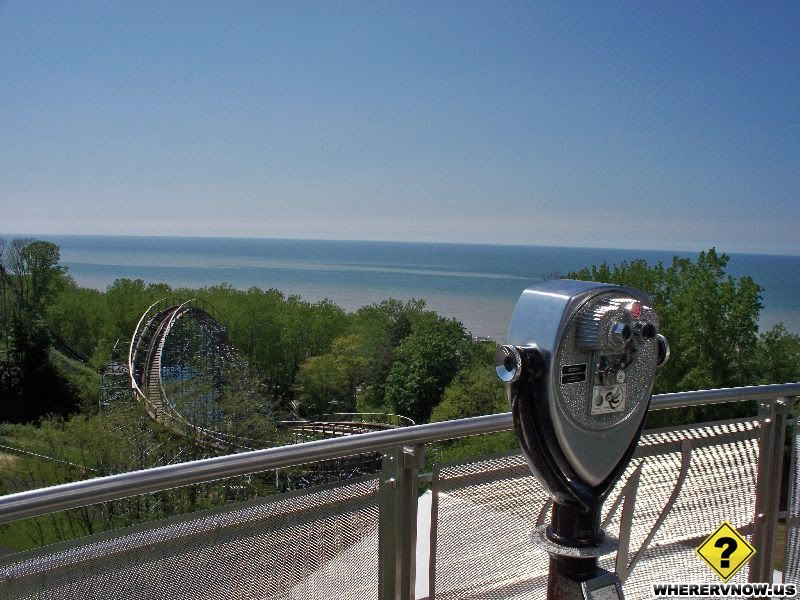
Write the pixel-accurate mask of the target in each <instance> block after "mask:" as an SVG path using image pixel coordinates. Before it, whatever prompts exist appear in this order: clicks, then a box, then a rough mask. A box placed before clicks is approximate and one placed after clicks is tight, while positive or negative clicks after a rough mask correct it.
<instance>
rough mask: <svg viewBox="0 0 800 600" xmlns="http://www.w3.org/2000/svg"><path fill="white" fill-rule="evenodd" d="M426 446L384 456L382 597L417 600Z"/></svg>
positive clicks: (382, 599) (393, 599) (381, 532)
mask: <svg viewBox="0 0 800 600" xmlns="http://www.w3.org/2000/svg"><path fill="white" fill-rule="evenodd" d="M424 464H425V447H424V446H405V447H403V448H392V449H391V450H388V451H385V452H384V453H383V465H382V469H381V481H380V526H379V543H378V547H379V550H378V552H379V575H378V581H379V590H380V591H379V596H378V597H379V598H380V600H414V588H415V582H416V558H417V503H418V501H419V470H420V468H421V467H422V466H424Z"/></svg>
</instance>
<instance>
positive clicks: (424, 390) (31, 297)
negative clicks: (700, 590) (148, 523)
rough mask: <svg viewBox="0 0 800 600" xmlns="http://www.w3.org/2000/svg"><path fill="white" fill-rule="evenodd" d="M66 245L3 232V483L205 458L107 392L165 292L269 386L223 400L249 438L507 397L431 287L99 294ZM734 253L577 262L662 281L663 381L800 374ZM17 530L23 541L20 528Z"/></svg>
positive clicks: (622, 278)
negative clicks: (80, 279)
mask: <svg viewBox="0 0 800 600" xmlns="http://www.w3.org/2000/svg"><path fill="white" fill-rule="evenodd" d="M60 260H61V259H60V252H59V248H58V246H56V245H54V244H52V243H49V242H46V241H42V240H19V239H17V240H11V241H9V242H7V243H6V242H2V241H0V264H1V265H2V272H1V273H0V275H1V276H2V277H1V278H0V286H2V287H0V303H2V305H1V306H0V423H2V424H0V446H4V447H6V449H7V450H9V452H10V449H14V450H15V452H10V453H7V454H0V468H2V470H3V477H2V481H1V483H0V485H2V489H0V493H8V492H13V491H17V490H20V489H27V488H31V487H37V486H40V485H47V484H51V483H55V482H62V481H69V480H74V479H79V478H84V477H90V476H96V475H103V474H109V473H113V472H121V471H125V470H131V469H138V468H145V467H148V466H152V465H153V464H164V463H166V462H174V461H176V460H188V459H191V458H197V457H200V456H202V455H203V453H202V451H200V450H197V449H191V448H190V449H189V450H187V449H186V444H185V443H184V444H182V443H180V442H179V441H176V440H174V439H173V436H170V434H169V432H168V431H165V430H161V429H159V428H158V427H157V426H156V425H155V424H153V423H151V422H149V421H148V419H147V416H146V413H144V411H142V410H141V408H139V407H137V406H136V403H129V404H128V405H125V406H122V407H121V408H119V409H118V410H116V411H114V412H108V411H103V410H101V408H100V406H99V403H98V391H99V389H100V384H101V380H102V378H103V376H104V369H105V368H106V366H107V364H108V363H109V360H110V359H111V358H112V349H113V348H114V347H115V345H116V346H117V348H120V347H123V348H124V347H125V345H126V344H127V341H128V340H129V338H130V336H131V334H132V332H133V330H134V328H135V326H136V323H137V321H138V319H139V318H140V317H141V315H142V313H143V312H144V311H145V310H146V309H147V307H148V306H150V305H151V304H152V303H154V302H156V301H157V300H159V299H161V298H164V297H174V298H180V299H189V298H194V299H197V300H201V301H203V302H205V303H207V304H208V305H209V306H213V307H214V309H215V312H216V314H218V315H221V317H222V318H223V319H224V324H225V327H226V330H227V335H228V336H229V338H230V341H231V343H232V345H233V346H234V347H235V348H236V349H237V351H238V353H239V354H240V355H241V357H242V358H243V359H245V360H246V362H247V364H248V365H249V369H250V372H251V373H252V374H254V377H255V378H256V380H257V381H256V383H255V385H257V387H258V389H259V390H260V393H259V394H258V395H252V394H250V395H246V396H241V397H240V396H237V397H232V398H228V397H226V402H228V403H229V404H230V406H231V407H232V408H231V409H230V410H229V411H228V412H227V414H228V415H230V420H231V421H232V422H230V423H226V424H225V427H228V428H229V429H230V431H232V432H240V431H244V430H246V431H247V432H248V435H251V436H252V434H253V430H254V429H259V428H263V429H264V430H267V429H269V428H270V423H269V422H268V420H269V419H272V420H273V421H274V420H276V419H284V418H313V417H315V416H316V415H321V414H325V413H331V412H375V413H392V414H399V415H404V416H407V417H410V418H412V419H413V420H414V421H416V422H417V423H422V422H428V421H441V420H449V419H456V418H462V417H468V416H474V415H480V414H488V413H496V412H502V411H506V410H508V407H507V401H506V399H505V395H504V390H503V387H502V385H501V384H500V382H499V381H498V380H497V378H496V376H495V374H494V369H493V368H492V365H491V361H492V357H493V354H494V344H493V343H491V342H489V343H487V342H485V341H483V342H481V341H477V340H475V339H473V338H472V336H471V335H470V334H469V332H467V331H466V330H465V328H464V326H463V325H462V324H461V323H459V322H458V321H457V320H455V319H450V318H444V317H442V316H440V315H437V314H436V313H434V312H432V311H430V310H427V309H426V307H425V303H424V301H423V300H411V301H399V300H392V299H387V300H385V301H383V302H380V303H377V304H372V305H369V306H364V307H362V308H360V309H359V310H357V311H354V312H347V311H345V310H343V309H342V308H340V307H338V306H337V305H335V304H333V303H332V302H329V301H322V302H316V303H310V302H307V301H305V300H303V299H302V298H299V297H296V296H286V295H285V294H283V293H281V292H280V291H278V290H263V289H258V288H251V289H249V290H239V289H234V288H232V287H230V286H227V285H224V284H222V285H218V286H212V287H206V288H203V289H173V288H171V287H170V286H169V285H168V284H166V283H158V284H147V283H145V282H144V281H142V280H138V279H137V280H130V279H118V280H116V281H115V282H114V283H113V284H112V285H110V286H108V288H107V289H106V290H105V291H97V290H93V289H87V288H82V287H79V286H78V285H76V283H75V282H74V281H73V280H72V279H71V278H70V276H69V273H68V271H67V269H66V268H65V267H64V266H63V265H61V264H60ZM727 262H728V257H727V256H726V255H724V254H718V253H717V252H716V251H715V250H714V249H711V250H709V251H707V252H701V253H700V254H699V255H698V256H697V258H696V259H694V260H689V259H682V258H677V257H676V258H674V259H673V261H672V263H671V264H666V265H665V264H661V263H658V264H655V265H650V264H647V263H646V262H645V261H641V260H637V261H633V262H630V263H623V264H619V265H613V266H609V265H606V264H603V265H596V266H592V267H587V268H586V269H583V270H580V271H577V272H573V273H568V274H565V275H564V276H566V277H570V278H577V279H591V280H596V281H606V282H611V283H618V284H624V285H629V286H632V287H636V288H639V289H642V290H644V291H646V292H648V293H649V294H650V295H651V297H652V301H653V304H654V306H655V308H656V309H657V311H658V314H659V317H660V321H661V324H660V329H661V332H662V333H664V335H666V336H667V338H668V339H669V341H670V344H671V346H672V350H673V358H672V360H671V361H670V362H669V363H668V364H667V365H666V366H665V367H664V368H662V369H661V370H660V371H659V374H658V378H657V380H656V392H657V393H659V392H668V391H682V390H691V389H702V388H716V387H730V386H740V385H749V384H759V383H774V382H787V381H797V380H800V337H799V336H797V335H794V334H791V333H789V332H787V331H786V329H785V328H784V327H783V326H781V325H777V326H775V327H773V328H772V329H770V330H768V331H763V332H760V333H759V329H758V318H759V314H760V310H761V307H762V303H761V292H762V289H761V288H760V287H759V286H758V284H757V283H756V282H755V281H754V280H753V279H752V278H751V277H741V278H738V279H736V278H732V277H730V276H728V275H727V274H726V266H727ZM747 410H752V407H747V406H733V407H732V406H725V405H719V406H713V407H708V408H698V409H695V410H694V411H680V412H678V411H660V412H656V413H651V415H650V416H649V417H648V426H651V427H652V426H659V425H664V424H673V423H679V422H692V421H696V420H699V419H707V418H722V417H729V416H737V415H739V414H741V413H742V411H747ZM254 415H267V416H268V419H266V420H261V421H260V420H258V419H256V418H255V416H254ZM514 443H515V442H514V440H513V438H512V436H511V434H504V435H496V436H486V437H481V438H475V439H469V440H463V441H461V442H457V443H451V444H447V445H443V446H442V447H441V448H439V449H438V452H439V455H440V456H441V455H445V456H448V457H455V456H464V455H475V454H480V453H485V452H492V451H497V450H504V449H509V448H512V447H513V446H514ZM151 447H157V448H159V450H158V453H157V456H156V457H155V459H154V458H153V455H152V453H148V452H145V450H146V449H147V448H151ZM2 450H3V448H2V447H0V452H2ZM25 453H28V454H25ZM38 456H46V457H47V460H44V461H43V460H40V459H39V458H37V457H38ZM154 461H155V463H154ZM271 486H272V483H271V482H270V481H269V480H268V478H263V479H261V480H259V479H258V478H249V479H248V480H247V481H246V483H243V482H242V481H238V482H237V483H236V484H235V485H234V484H233V483H231V482H228V483H226V484H220V485H216V484H215V485H210V486H205V487H203V486H193V487H192V488H191V489H187V490H183V491H181V490H178V491H174V492H164V493H163V494H162V495H161V496H158V495H156V496H154V497H153V498H150V499H147V498H138V499H134V500H131V501H124V502H123V503H118V504H117V505H116V506H117V508H116V509H113V510H112V509H110V508H109V507H107V506H106V507H105V508H102V509H96V510H95V509H84V510H82V511H75V514H72V516H67V517H64V518H52V519H50V520H49V521H41V520H40V521H38V523H37V524H36V525H35V526H34V525H31V526H30V527H27V528H26V529H24V531H22V530H18V531H16V533H14V535H17V536H18V537H19V536H22V537H25V538H26V539H27V540H28V541H29V542H30V541H31V540H33V541H34V542H35V543H37V544H38V543H44V542H45V541H46V540H49V539H64V538H66V537H74V536H75V535H78V534H81V533H91V532H92V531H95V530H99V529H106V528H109V527H111V526H112V525H113V526H119V525H120V524H126V523H132V522H137V521H138V520H141V519H142V515H143V514H144V515H147V517H148V518H155V517H158V516H163V515H165V514H171V513H173V512H182V511H183V510H186V509H190V508H194V507H200V506H210V505H214V504H218V503H220V502H224V501H228V500H230V499H236V498H242V497H250V496H253V495H257V494H259V493H263V492H265V491H269V490H270V489H272V487H271ZM125 503H127V504H125ZM112 504H113V503H112ZM123 505H124V509H123V508H121V507H122V506H123ZM9 535H11V534H9ZM6 537H8V536H6ZM12 537H13V536H12ZM5 543H7V544H10V545H15V544H16V545H17V546H19V545H22V546H24V545H25V543H24V540H23V541H21V540H20V539H16V541H14V540H12V541H8V539H6V542H5Z"/></svg>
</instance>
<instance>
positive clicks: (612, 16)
mask: <svg viewBox="0 0 800 600" xmlns="http://www.w3.org/2000/svg"><path fill="white" fill-rule="evenodd" d="M798 31H800V3H797V2H788V1H787V2H770V3H756V2H741V3H739V2H702V3H701V2H694V3H689V2H668V3H666V2H664V3H642V2H625V3H587V4H581V3H573V2H569V3H565V2H484V3H475V2H438V3H431V2H419V3H418V2H401V3H393V4H389V3H385V2H374V1H373V2H363V3H360V2H320V3H305V2H303V3H294V2H281V3H272V2H232V3H223V2H216V3H204V2H146V1H143V0H139V1H137V2H128V3H122V2H104V1H98V2H59V3H49V2H22V1H17V0H6V1H5V2H0V231H6V232H20V233H21V232H26V233H43V234H46V233H97V234H151V235H214V236H269V237H300V238H334V239H336V238H341V239H388V240H412V241H415V240H425V241H444V242H461V241H470V242H486V243H493V242H501V243H514V244H555V245H583V246H594V247H598V246H601V247H634V248H664V249H675V250H682V249H687V250H695V249H700V248H705V247H708V246H710V245H716V246H718V247H720V248H722V249H724V250H727V251H756V252H777V253H800V242H798V240H800V235H799V234H798V231H800V195H799V191H800V35H798V33H797V32H798Z"/></svg>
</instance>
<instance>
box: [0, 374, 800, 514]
mask: <svg viewBox="0 0 800 600" xmlns="http://www.w3.org/2000/svg"><path fill="white" fill-rule="evenodd" d="M795 396H800V383H784V384H775V385H764V386H751V387H741V388H721V389H717V390H700V391H694V392H680V393H676V394H661V395H658V396H653V398H652V401H651V408H652V409H654V410H659V409H666V408H679V407H686V406H695V405H703V404H714V403H721V402H743V401H748V400H764V399H771V398H780V397H795ZM512 428H513V422H512V418H511V413H500V414H495V415H485V416H481V417H471V418H469V419H459V420H456V421H443V422H439V423H427V424H424V425H412V426H410V427H401V428H396V429H386V430H383V431H375V432H370V433H362V434H359V435H353V436H347V437H341V438H334V439H326V440H316V441H312V442H305V443H302V444H294V445H288V446H279V447H277V448H266V449H263V450H253V451H250V452H242V453H240V454H230V455H226V456H217V457H214V458H207V459H204V460H197V461H193V462H186V463H179V464H174V465H166V466H162V467H156V468H152V469H146V470H142V471H131V472H129V473H120V474H118V475H110V476H108V477H98V478H96V479H88V480H85V481H76V482H73V483H67V484H63V485H56V486H51V487H46V488H39V489H35V490H28V491H25V492H18V493H16V494H9V495H7V496H0V523H6V522H9V521H16V520H19V519H26V518H29V517H34V516H38V515H43V514H47V513H51V512H58V511H62V510H68V509H71V508H79V507H81V506H87V505H89V504H96V503H98V502H106V501H110V500H120V499H122V498H127V497H130V496H136V495H139V494H146V493H149V492H157V491H161V490H166V489H171V488H176V487H181V486H185V485H191V484H197V483H203V482H207V481H214V480H217V479H226V478H228V477H235V476H238V475H246V474H250V473H258V472H262V471H268V470H271V469H279V468H285V467H291V466H296V465H302V464H308V463H314V462H321V461H325V460H334V459H338V458H344V457H347V456H353V455H356V454H367V453H370V452H379V451H381V450H385V449H387V448H398V447H403V446H418V445H422V444H429V443H432V442H437V441H444V440H452V439H456V438H462V437H468V436H473V435H481V434H487V433H496V432H500V431H507V430H510V429H512Z"/></svg>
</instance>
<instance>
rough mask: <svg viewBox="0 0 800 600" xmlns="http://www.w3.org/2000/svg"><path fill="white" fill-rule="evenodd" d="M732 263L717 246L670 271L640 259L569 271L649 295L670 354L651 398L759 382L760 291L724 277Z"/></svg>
mask: <svg viewBox="0 0 800 600" xmlns="http://www.w3.org/2000/svg"><path fill="white" fill-rule="evenodd" d="M728 260H729V257H728V256H727V255H725V254H717V252H716V250H715V249H714V248H712V249H710V250H709V251H708V252H701V253H700V254H699V255H698V257H697V260H696V261H692V260H690V259H687V258H679V257H677V256H676V257H674V258H673V259H672V264H671V265H670V266H669V267H666V268H665V267H664V265H663V264H662V263H661V262H659V263H658V264H657V265H655V266H649V265H648V264H647V262H646V261H644V260H634V261H633V262H631V263H626V262H623V263H622V264H620V265H615V266H614V267H609V266H608V265H606V264H602V265H600V267H592V268H591V269H582V270H580V271H576V272H572V273H569V274H568V275H567V276H568V277H570V278H572V279H584V280H591V281H605V282H607V283H615V284H619V285H627V286H630V287H635V288H638V289H641V290H643V291H645V292H647V293H648V294H650V296H651V300H652V303H653V306H654V308H655V309H656V311H657V313H658V317H659V321H660V323H659V329H660V331H661V332H662V333H664V335H666V337H667V339H668V340H669V343H670V346H671V347H672V348H673V350H674V352H673V355H672V360H670V361H669V362H668V363H667V364H666V365H665V366H664V367H663V368H662V369H660V370H659V373H658V378H657V380H656V388H655V389H656V393H660V392H677V391H685V390H695V389H704V388H705V389H707V388H718V387H733V386H739V385H748V384H751V383H754V382H755V381H756V380H757V376H756V373H755V363H754V356H755V350H756V343H757V340H758V337H757V336H758V316H759V313H760V311H761V306H762V304H761V291H762V288H761V287H760V286H758V285H757V284H756V283H755V282H754V281H753V279H752V278H751V277H740V278H739V279H735V278H733V277H731V276H728V275H726V274H725V267H726V266H727V264H728Z"/></svg>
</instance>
